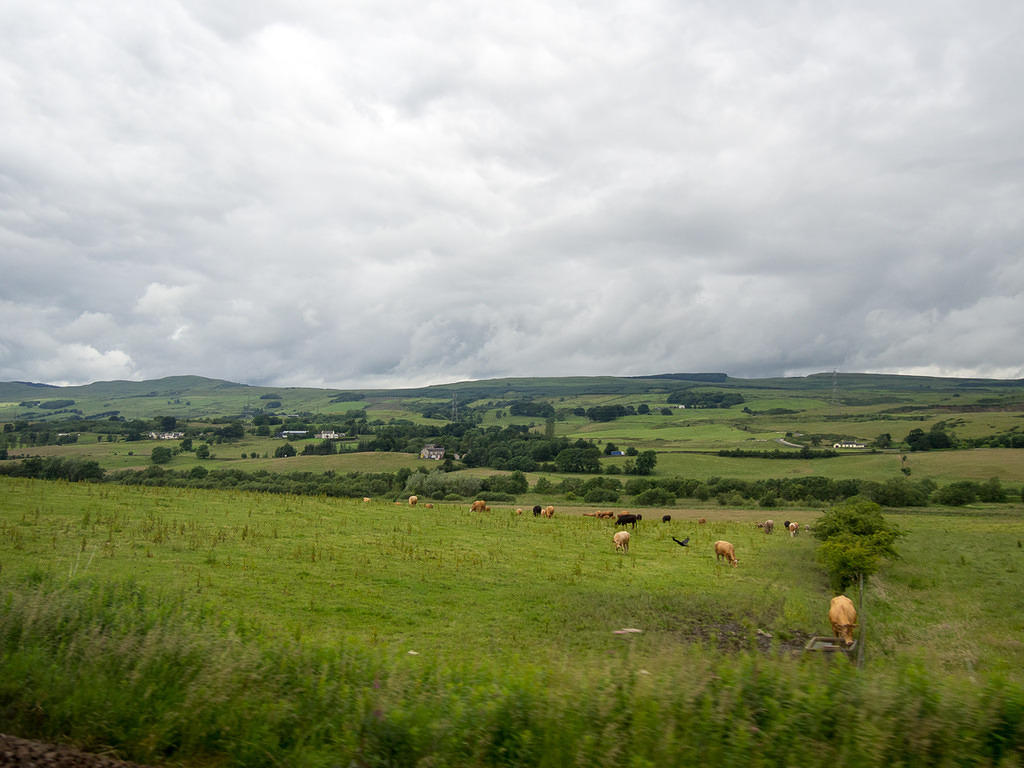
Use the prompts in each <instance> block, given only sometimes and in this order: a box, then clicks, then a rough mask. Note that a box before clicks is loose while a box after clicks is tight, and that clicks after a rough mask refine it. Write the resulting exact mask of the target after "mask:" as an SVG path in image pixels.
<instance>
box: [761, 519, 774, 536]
mask: <svg viewBox="0 0 1024 768" xmlns="http://www.w3.org/2000/svg"><path fill="white" fill-rule="evenodd" d="M763 527H764V532H765V533H771V532H772V531H774V530H775V521H774V520H765V521H764V526H763Z"/></svg>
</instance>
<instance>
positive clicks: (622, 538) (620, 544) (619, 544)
mask: <svg viewBox="0 0 1024 768" xmlns="http://www.w3.org/2000/svg"><path fill="white" fill-rule="evenodd" d="M612 541H614V542H615V551H616V552H618V551H619V550H620V549H621V550H622V551H623V552H629V531H618V532H617V533H616V534H615V535H614V536H612Z"/></svg>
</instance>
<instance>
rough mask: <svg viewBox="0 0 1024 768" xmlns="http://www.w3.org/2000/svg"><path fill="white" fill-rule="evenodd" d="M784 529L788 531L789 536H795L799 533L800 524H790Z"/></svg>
mask: <svg viewBox="0 0 1024 768" xmlns="http://www.w3.org/2000/svg"><path fill="white" fill-rule="evenodd" d="M786 528H788V529H789V535H790V536H796V535H797V534H798V533H800V523H790V524H789V525H787V526H786Z"/></svg>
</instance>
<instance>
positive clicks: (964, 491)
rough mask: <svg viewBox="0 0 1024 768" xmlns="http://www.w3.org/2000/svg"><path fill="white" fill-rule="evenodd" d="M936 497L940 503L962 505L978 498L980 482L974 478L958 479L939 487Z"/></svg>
mask: <svg viewBox="0 0 1024 768" xmlns="http://www.w3.org/2000/svg"><path fill="white" fill-rule="evenodd" d="M934 498H935V501H936V502H938V503H939V504H945V505H947V506H950V507H962V506H965V505H966V504H971V503H973V502H975V501H977V500H978V484H977V483H975V482H973V481H972V480H958V481H957V482H955V483H950V484H949V485H944V486H942V487H941V488H939V489H938V490H937V491H935V493H934Z"/></svg>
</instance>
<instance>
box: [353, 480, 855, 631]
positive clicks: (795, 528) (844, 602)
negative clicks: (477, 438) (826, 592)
mask: <svg viewBox="0 0 1024 768" xmlns="http://www.w3.org/2000/svg"><path fill="white" fill-rule="evenodd" d="M363 501H364V502H368V501H370V499H369V498H368V497H367V498H364V499H363ZM396 503H398V502H396ZM418 503H419V497H418V496H410V497H409V506H412V507H415V506H416V505H417V504H418ZM424 506H426V507H428V508H432V507H433V506H434V505H433V504H425V505H424ZM469 508H470V510H471V511H472V512H490V511H491V508H490V507H489V506H488V505H487V502H486V501H484V500H483V499H477V500H476V501H474V502H473V503H472V504H470V507H469ZM515 513H516V514H517V515H522V514H523V509H522V507H517V508H516V511H515ZM583 514H584V515H585V516H587V517H596V518H601V519H606V520H610V519H612V518H615V527H616V528H617V527H618V526H620V525H621V526H622V528H623V530H621V531H616V532H615V534H614V535H613V536H612V542H613V543H614V545H615V551H616V552H622V553H624V554H628V553H629V540H630V535H629V531H627V530H625V528H626V526H627V525H628V526H632V527H633V528H634V529H635V528H636V525H637V523H638V522H640V521H641V520H643V515H642V514H639V513H632V512H626V513H619V514H616V513H614V512H603V511H598V512H584V513H583ZM554 515H555V508H554V507H553V506H546V507H542V506H541V505H540V504H537V505H536V506H534V508H533V516H534V517H547V518H550V517H554ZM671 520H672V516H671V515H663V516H662V518H661V521H662V522H663V523H668V522H670V521H671ZM697 523H698V524H699V525H703V524H705V523H707V519H706V518H703V517H702V518H700V519H699V520H697ZM756 526H757V527H758V528H759V529H761V530H763V531H764V532H765V533H767V534H771V533H772V532H774V530H775V521H774V520H765V521H763V522H758V523H756ZM782 529H783V530H784V531H786V532H787V533H789V535H790V536H792V537H795V536H796V535H798V534H799V533H800V524H799V523H797V522H795V521H793V520H786V521H785V522H783V524H782ZM672 539H673V541H675V542H676V543H677V544H679V545H680V546H684V547H685V546H687V544H688V543H689V541H690V539H689V537H687V539H686V541H685V542H684V541H679V539H676V538H675V537H672ZM715 560H716V561H721V560H725V561H726V562H728V563H729V564H730V565H732V566H733V567H736V566H738V565H739V563H740V561H739V560H738V559H737V558H736V547H734V546H733V544H732V543H731V542H728V541H725V540H719V541H716V542H715ZM828 620H829V623H830V624H831V625H832V631H833V633H834V634H835V636H836V638H837V639H838V640H839V641H840V642H841V643H842V644H843V645H844V646H847V647H849V646H851V645H852V644H853V630H854V629H855V628H856V626H857V611H856V609H855V608H854V607H853V602H852V601H851V600H850V598H848V597H847V596H846V595H838V596H836V597H833V598H832V601H831V603H830V604H829V609H828Z"/></svg>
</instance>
